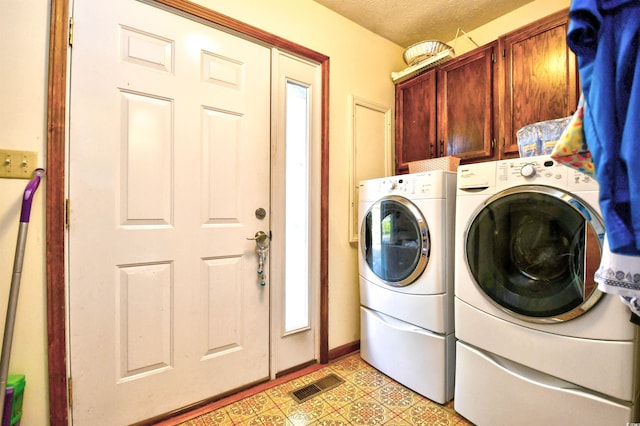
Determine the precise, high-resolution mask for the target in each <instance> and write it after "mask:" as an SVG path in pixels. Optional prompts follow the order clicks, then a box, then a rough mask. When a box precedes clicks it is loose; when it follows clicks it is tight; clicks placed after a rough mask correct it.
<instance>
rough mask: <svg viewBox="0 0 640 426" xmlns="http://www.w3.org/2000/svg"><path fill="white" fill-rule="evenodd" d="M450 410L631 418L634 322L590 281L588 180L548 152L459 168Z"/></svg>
mask: <svg viewBox="0 0 640 426" xmlns="http://www.w3.org/2000/svg"><path fill="white" fill-rule="evenodd" d="M457 184H458V189H457V201H456V204H457V214H456V232H455V233H456V237H455V244H456V266H455V321H456V337H457V339H458V343H457V349H456V351H457V359H456V391H455V408H456V411H458V412H459V413H460V414H461V415H463V416H464V417H466V418H467V419H468V420H470V421H472V422H473V423H476V424H478V425H480V426H482V425H498V424H518V425H540V424H549V425H568V424H575V425H578V424H579V425H581V426H585V425H599V426H602V425H621V424H622V425H624V424H627V422H631V421H637V420H638V418H637V411H638V408H637V404H636V402H637V399H638V391H639V389H638V375H639V374H640V370H639V369H638V358H637V353H638V333H637V330H638V327H637V326H635V325H633V324H632V323H630V322H629V318H630V314H629V311H628V309H627V308H626V307H625V306H624V305H623V304H622V303H621V302H620V300H619V299H618V298H617V297H613V296H610V295H605V294H603V293H601V292H600V291H599V290H598V289H597V287H596V284H595V283H594V280H593V274H594V272H595V270H596V269H597V268H598V265H599V263H600V256H601V247H602V241H603V237H604V226H603V222H602V219H601V217H600V213H599V207H598V184H597V182H596V181H595V180H593V179H591V178H590V177H589V176H587V175H585V174H583V173H580V172H578V171H576V170H574V169H571V168H569V167H566V166H564V165H562V164H560V163H557V162H555V161H554V160H552V159H551V158H550V157H547V156H541V157H528V158H518V159H513V160H501V161H497V162H488V163H477V164H469V165H463V166H460V167H459V168H458V181H457Z"/></svg>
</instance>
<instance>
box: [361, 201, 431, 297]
mask: <svg viewBox="0 0 640 426" xmlns="http://www.w3.org/2000/svg"><path fill="white" fill-rule="evenodd" d="M360 238H361V250H362V256H363V257H364V259H365V261H366V262H367V265H369V268H370V269H371V271H372V272H373V273H374V274H375V275H376V276H377V277H378V278H380V279H381V280H382V281H384V282H385V283H387V284H389V285H392V286H396V287H403V286H406V285H409V284H411V283H412V282H414V281H415V280H416V279H417V278H418V277H419V276H420V274H422V272H423V271H424V269H425V268H426V266H427V263H428V261H429V252H430V243H429V229H428V227H427V224H426V221H425V219H424V216H423V215H422V213H421V212H420V210H419V209H418V208H417V207H416V206H415V204H413V203H412V202H411V201H409V200H408V199H406V198H404V197H399V196H388V197H385V198H382V199H380V200H378V201H377V202H376V203H374V204H373V206H371V208H370V209H369V210H368V211H367V213H366V215H365V218H364V220H363V222H362V228H361V230H360Z"/></svg>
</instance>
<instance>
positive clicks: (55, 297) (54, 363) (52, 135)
mask: <svg viewBox="0 0 640 426" xmlns="http://www.w3.org/2000/svg"><path fill="white" fill-rule="evenodd" d="M154 3H157V4H161V5H164V6H166V7H169V8H171V9H173V10H176V11H178V12H180V13H183V14H184V13H186V14H187V15H190V16H192V17H195V18H198V19H201V20H204V21H206V22H208V23H210V24H213V25H216V26H221V27H224V28H226V29H228V30H231V31H235V32H238V33H241V34H243V35H246V36H249V37H251V38H253V39H256V40H257V41H260V42H263V43H266V44H268V45H271V46H273V47H277V48H279V49H282V50H284V51H288V52H291V53H293V54H297V55H300V56H302V57H304V58H306V59H309V60H312V61H315V62H318V63H319V64H320V65H321V68H322V113H321V114H322V118H321V122H322V130H321V141H322V142H321V143H322V148H321V194H322V195H321V200H320V238H321V241H320V289H319V291H320V348H319V350H320V362H321V363H323V364H324V363H327V362H328V361H329V333H328V316H329V315H328V313H329V310H328V300H329V297H328V296H329V294H328V276H329V275H328V272H329V268H328V265H329V261H328V240H329V239H328V234H329V233H328V230H329V223H328V221H329V214H328V213H329V195H328V193H329V57H328V56H326V55H323V54H321V53H318V52H315V51H313V50H311V49H308V48H306V47H304V46H301V45H298V44H296V43H293V42H291V41H288V40H286V39H283V38H281V37H278V36H276V35H274V34H271V33H268V32H266V31H263V30H260V29H259V28H256V27H253V26H251V25H248V24H245V23H243V22H241V21H238V20H236V19H233V18H231V17H228V16H226V15H222V14H220V13H218V12H215V11H213V10H210V9H207V8H205V7H203V6H200V5H197V4H194V3H191V2H189V1H186V0H158V1H157V2H154ZM68 48H69V1H68V0H52V1H51V12H50V29H49V70H48V98H47V99H48V100H47V143H46V149H47V191H46V201H45V205H46V219H45V220H46V247H47V250H46V252H47V253H46V273H47V334H48V369H49V416H50V424H51V425H67V424H68V423H69V417H68V406H69V398H68V395H69V391H68V389H69V384H68V383H67V339H66V326H67V312H66V309H67V308H66V289H65V286H66V276H65V252H66V241H65V223H66V214H67V212H66V208H65V206H66V202H65V201H66V200H65V179H66V172H67V171H66V167H65V163H66V143H67V141H66V131H67V122H66V120H67V117H66V115H67V111H66V106H67V80H68V70H67V65H68V61H69V55H68V53H69V52H68Z"/></svg>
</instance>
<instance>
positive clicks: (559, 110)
mask: <svg viewBox="0 0 640 426" xmlns="http://www.w3.org/2000/svg"><path fill="white" fill-rule="evenodd" d="M567 22H568V11H566V10H564V11H561V12H559V13H556V14H553V15H550V16H549V17H547V18H544V19H542V20H539V21H536V22H534V23H533V24H530V25H527V26H526V27H523V28H521V29H519V30H516V31H513V32H511V33H509V34H507V35H505V36H504V37H502V38H501V39H500V41H501V43H502V54H503V58H504V61H503V66H504V69H503V72H504V77H505V78H504V82H505V86H504V97H503V105H504V117H503V120H504V144H503V146H502V152H501V157H502V158H509V157H514V156H516V155H517V154H518V141H517V138H516V132H517V131H518V130H519V129H521V128H522V127H523V126H526V125H528V124H532V123H537V122H540V121H545V120H551V119H555V118H562V117H566V116H568V115H571V114H572V113H573V111H575V108H576V105H577V98H578V90H579V85H578V81H577V80H578V76H577V72H576V58H575V55H573V53H572V52H571V51H570V50H569V48H568V46H567V43H566V36H567V25H568V23H567Z"/></svg>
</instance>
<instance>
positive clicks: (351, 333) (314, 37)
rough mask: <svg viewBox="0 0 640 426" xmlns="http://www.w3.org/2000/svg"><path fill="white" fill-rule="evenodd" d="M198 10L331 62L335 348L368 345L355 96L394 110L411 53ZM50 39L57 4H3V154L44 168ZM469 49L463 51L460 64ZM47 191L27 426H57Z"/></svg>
mask: <svg viewBox="0 0 640 426" xmlns="http://www.w3.org/2000/svg"><path fill="white" fill-rule="evenodd" d="M197 2H198V3H200V4H202V5H205V6H207V7H210V8H212V9H214V10H216V11H219V12H221V13H223V14H226V15H229V16H231V17H234V18H236V19H238V20H241V21H244V22H246V23H248V24H250V25H253V26H255V27H258V28H260V29H262V30H265V31H269V32H271V33H273V34H275V35H278V36H280V37H283V38H286V39H290V40H291V41H293V42H296V43H298V44H300V45H303V46H306V47H308V48H311V49H314V50H316V51H318V52H320V53H323V54H325V55H328V56H330V57H331V68H330V69H331V74H330V84H331V90H330V101H331V102H330V108H331V115H330V170H329V172H330V183H329V185H330V187H329V208H330V210H329V233H330V234H329V348H330V349H333V348H336V347H339V346H342V345H344V344H348V343H351V342H353V341H356V340H358V339H359V338H360V336H359V319H358V280H357V278H358V272H357V252H356V247H355V246H353V245H350V244H349V242H348V241H349V240H348V237H349V236H348V218H349V216H348V212H349V188H348V182H349V175H348V173H349V164H348V162H349V152H348V147H349V143H348V142H349V138H350V102H351V101H350V95H355V96H358V97H359V98H361V99H365V100H367V101H370V102H373V103H376V104H379V105H389V106H393V105H394V87H393V84H392V82H391V79H390V77H389V75H390V73H391V71H399V70H400V69H402V68H403V67H404V63H403V62H402V48H400V47H399V46H397V45H394V44H393V43H391V42H388V41H386V40H384V39H381V38H380V37H378V36H376V35H374V34H372V33H371V32H369V31H367V30H364V29H362V28H360V27H358V26H356V25H355V24H353V23H351V22H350V21H347V20H346V19H344V18H342V17H340V16H337V15H335V14H334V13H332V12H330V11H329V10H328V9H326V8H324V7H322V6H320V5H318V4H317V3H315V2H313V1H311V0H269V1H264V0H197ZM96 3H97V0H96ZM101 3H102V2H101ZM568 5H569V0H562V1H561V2H558V1H557V0H536V1H534V2H533V3H531V4H529V5H527V6H525V7H523V8H522V9H521V12H520V13H514V14H510V15H508V16H507V17H505V18H504V19H498V20H496V21H494V25H492V26H488V27H487V28H486V29H485V30H486V31H485V30H482V29H480V30H477V31H474V32H470V34H471V35H472V37H473V38H474V40H475V41H476V42H478V43H479V44H483V43H486V42H488V41H491V39H493V38H495V37H497V36H499V35H501V34H504V33H505V32H508V31H510V30H511V29H514V28H517V27H518V26H520V25H523V24H525V23H527V22H530V21H532V20H535V19H538V18H539V17H543V16H545V15H547V14H549V13H552V12H554V11H556V10H558V9H561V8H563V7H567V6H568ZM48 32H49V2H43V1H40V0H2V3H1V4H0V52H1V53H2V56H1V58H2V59H1V60H0V148H8V149H22V150H31V151H37V152H38V157H39V164H40V165H45V164H46V161H45V158H46V157H45V156H46V153H45V148H46V97H47V66H48V64H47V54H48ZM463 44H464V41H459V43H458V46H457V49H456V50H457V51H458V54H461V53H462V51H463ZM471 47H472V46H470V47H469V48H471ZM380 155H382V153H381V154H380ZM26 183H27V181H26V180H16V179H0V253H1V254H2V255H0V325H1V324H3V323H4V315H5V314H4V312H5V306H6V300H7V296H8V292H9V283H10V281H11V271H12V267H13V256H14V251H15V244H16V238H17V230H18V220H19V211H20V199H21V196H22V192H23V191H24V186H25V185H26ZM45 190H46V179H45V181H44V183H43V185H42V186H41V188H40V189H39V190H38V192H37V193H36V197H35V201H34V205H33V210H32V216H31V223H30V228H29V235H28V237H29V238H28V242H27V251H26V257H25V262H24V264H25V268H24V271H23V276H22V282H21V284H22V285H21V293H20V302H19V306H18V314H17V321H16V330H15V337H14V341H13V356H12V359H11V366H10V373H23V374H26V377H27V387H26V391H25V400H24V414H23V418H22V426H40V425H45V424H48V412H49V408H48V394H47V390H48V373H47V327H46V277H45V250H46V247H45V231H44V218H45V216H44V215H45V212H44V208H43V205H44V198H45Z"/></svg>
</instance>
